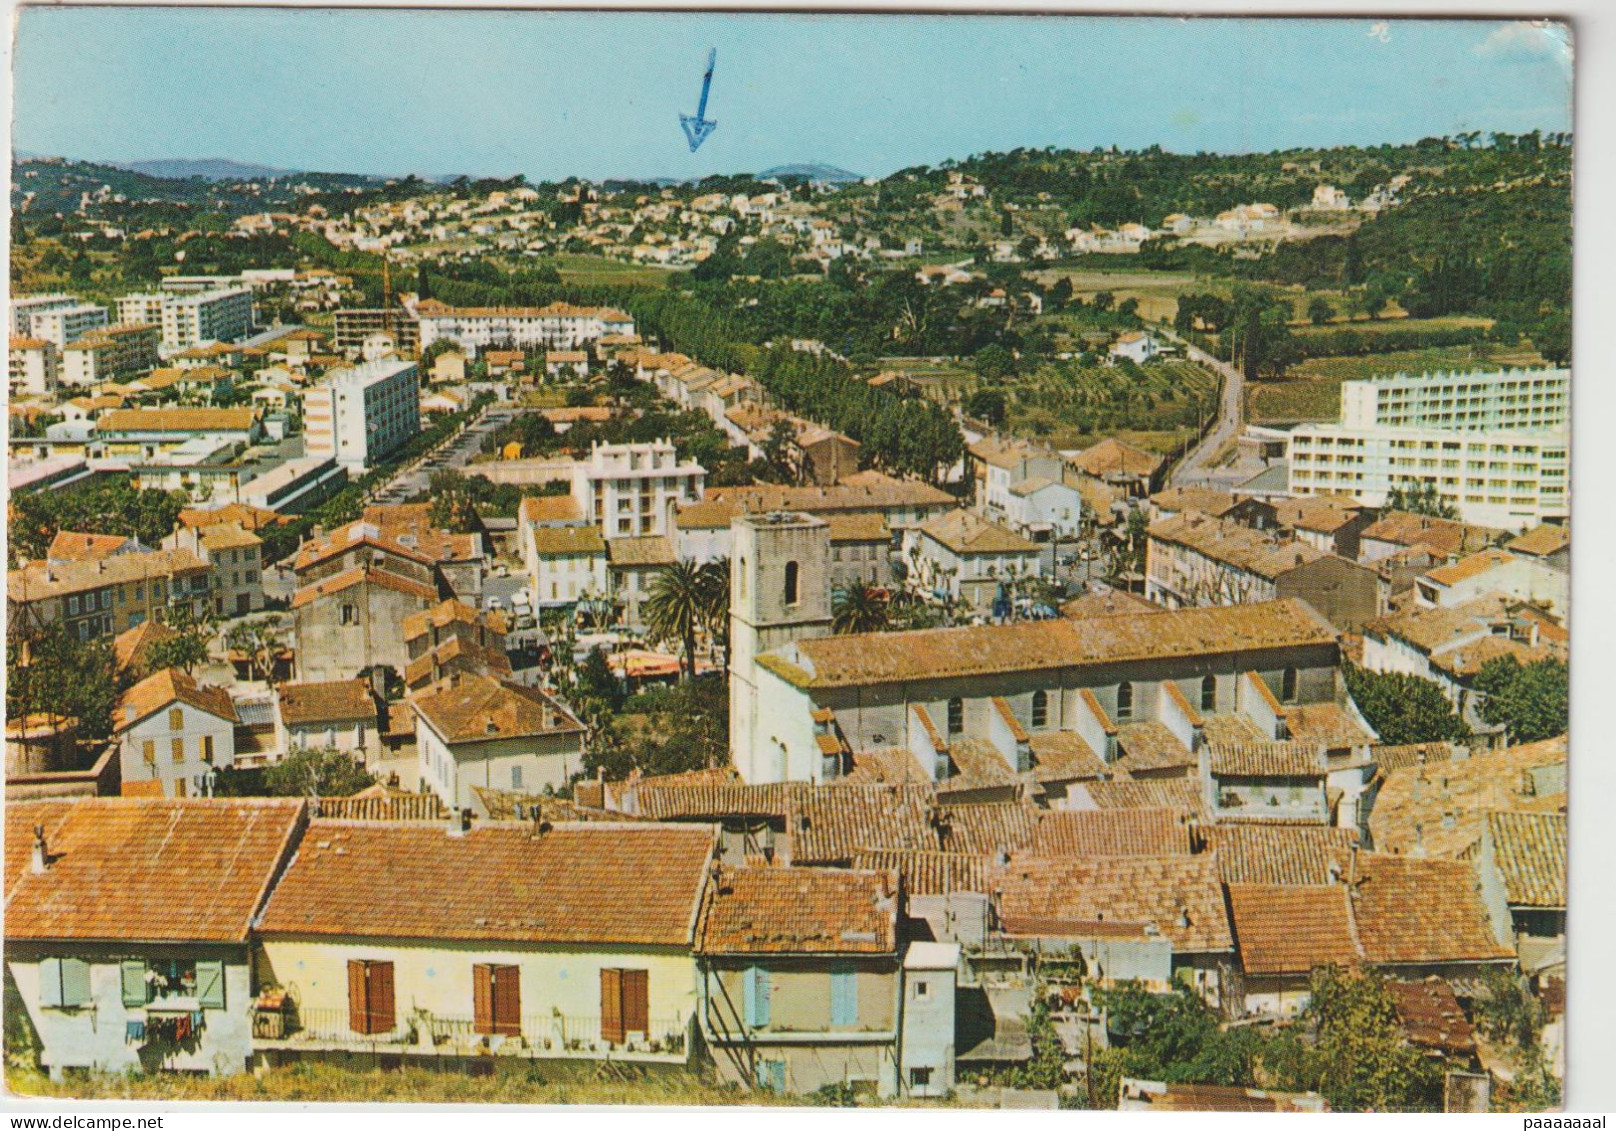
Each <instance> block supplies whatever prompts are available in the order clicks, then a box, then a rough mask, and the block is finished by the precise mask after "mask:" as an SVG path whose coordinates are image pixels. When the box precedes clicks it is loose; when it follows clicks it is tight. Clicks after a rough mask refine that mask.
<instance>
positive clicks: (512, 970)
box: [493, 966, 522, 1037]
mask: <svg viewBox="0 0 1616 1131" xmlns="http://www.w3.org/2000/svg"><path fill="white" fill-rule="evenodd" d="M493 982H494V1032H496V1033H502V1034H504V1035H505V1036H507V1037H517V1036H520V1035H521V1033H522V969H521V967H519V966H495V967H494V969H493Z"/></svg>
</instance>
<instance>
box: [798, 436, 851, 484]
mask: <svg viewBox="0 0 1616 1131" xmlns="http://www.w3.org/2000/svg"><path fill="white" fill-rule="evenodd" d="M790 456H791V460H792V463H793V464H794V465H795V467H796V469H797V476H798V478H800V479H802V480H803V481H805V482H808V483H815V484H818V485H819V486H821V487H829V486H831V485H832V484H834V483H839V482H841V480H842V479H843V478H844V477H845V476H848V475H852V474H854V473H856V472H857V471H858V469H859V443H858V441H857V440H853V439H850V438H849V437H847V436H844V435H842V434H841V433H840V432H833V431H831V430H830V429H829V428H822V427H820V426H819V425H817V424H808V423H806V422H804V423H803V424H802V426H801V427H799V428H798V429H797V431H796V435H794V436H793V437H792V440H791V447H790Z"/></svg>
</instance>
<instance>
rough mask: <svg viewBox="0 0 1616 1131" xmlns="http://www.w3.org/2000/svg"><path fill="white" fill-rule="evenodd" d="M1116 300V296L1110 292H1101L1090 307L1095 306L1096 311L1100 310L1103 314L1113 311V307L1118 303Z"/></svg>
mask: <svg viewBox="0 0 1616 1131" xmlns="http://www.w3.org/2000/svg"><path fill="white" fill-rule="evenodd" d="M1116 300H1117V299H1116V296H1115V295H1113V294H1112V293H1111V292H1110V291H1101V292H1100V293H1099V294H1097V295H1095V296H1094V298H1093V300H1092V301H1091V302H1090V305H1091V306H1093V307H1094V309H1095V310H1098V311H1100V312H1101V313H1102V314H1103V313H1105V312H1106V311H1107V310H1110V309H1111V307H1112V306H1113V305H1114V304H1115V303H1116Z"/></svg>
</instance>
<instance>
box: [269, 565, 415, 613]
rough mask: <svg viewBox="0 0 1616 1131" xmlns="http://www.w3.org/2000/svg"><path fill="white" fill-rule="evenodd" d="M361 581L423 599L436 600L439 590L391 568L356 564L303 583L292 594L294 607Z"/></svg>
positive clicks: (327, 595) (299, 606)
mask: <svg viewBox="0 0 1616 1131" xmlns="http://www.w3.org/2000/svg"><path fill="white" fill-rule="evenodd" d="M359 584H366V585H380V586H381V587H382V588H383V589H391V590H393V592H395V593H403V594H406V595H408V596H411V597H415V598H417V599H419V600H422V601H435V600H437V597H438V591H437V589H435V588H434V587H432V586H430V585H423V584H422V583H421V582H419V581H412V580H410V579H409V578H407V577H400V576H399V575H398V574H396V573H393V572H392V571H391V570H385V569H365V568H364V567H363V566H355V567H354V568H353V569H346V570H343V571H342V572H341V573H334V574H332V575H331V576H330V577H323V578H321V579H320V580H319V581H316V582H314V583H313V584H311V585H305V586H303V587H302V588H301V589H299V590H298V591H297V592H295V593H293V594H292V608H294V609H300V608H302V607H303V606H304V605H307V604H310V603H311V602H313V601H317V600H319V599H320V598H322V597H330V596H333V595H335V594H337V593H341V592H343V591H344V590H346V589H351V588H353V587H354V586H355V585H359Z"/></svg>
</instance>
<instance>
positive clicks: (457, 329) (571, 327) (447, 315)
mask: <svg viewBox="0 0 1616 1131" xmlns="http://www.w3.org/2000/svg"><path fill="white" fill-rule="evenodd" d="M412 313H414V314H415V316H416V318H417V319H418V320H419V323H420V328H421V347H420V348H421V349H422V350H425V349H426V348H427V347H428V346H430V345H431V344H432V343H433V342H435V341H437V340H438V339H439V338H448V339H450V340H451V341H453V342H455V344H457V345H458V346H459V347H460V348H461V349H462V350H464V351H465V352H466V353H467V354H468V355H469V356H475V355H476V354H477V353H478V351H480V350H484V349H487V348H489V347H494V348H497V349H530V348H532V347H535V346H543V347H544V348H546V349H558V350H575V349H579V348H581V347H583V346H585V345H588V344H590V343H591V342H595V341H598V340H599V339H600V338H602V337H604V336H605V335H607V334H632V333H634V319H633V318H631V317H630V316H629V315H627V314H624V313H623V312H622V311H621V310H613V309H611V308H610V307H603V306H572V305H569V304H568V303H564V302H553V303H551V304H550V305H549V306H539V307H532V306H511V307H504V306H502V307H452V306H446V305H444V304H443V303H440V302H435V301H433V300H430V299H428V300H425V301H423V302H419V303H417V304H416V305H415V307H414V309H413V311H412Z"/></svg>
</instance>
